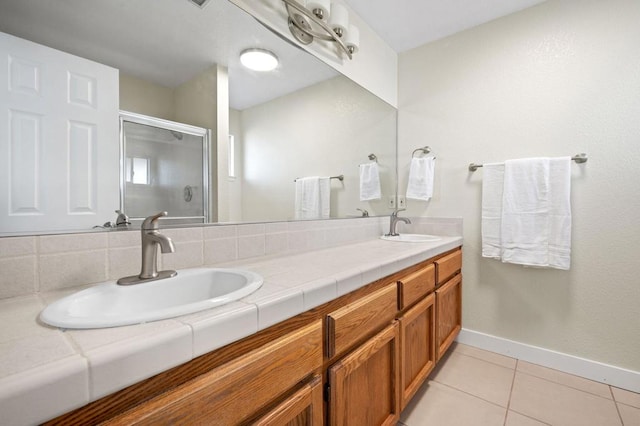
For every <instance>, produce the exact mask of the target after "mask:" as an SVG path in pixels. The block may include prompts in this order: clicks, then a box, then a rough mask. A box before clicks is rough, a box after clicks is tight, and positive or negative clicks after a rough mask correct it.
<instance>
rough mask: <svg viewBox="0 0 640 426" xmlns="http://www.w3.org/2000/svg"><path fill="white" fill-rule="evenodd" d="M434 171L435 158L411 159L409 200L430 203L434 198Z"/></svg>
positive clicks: (408, 188) (408, 185) (408, 187)
mask: <svg viewBox="0 0 640 426" xmlns="http://www.w3.org/2000/svg"><path fill="white" fill-rule="evenodd" d="M434 170H435V157H420V158H416V157H414V158H412V159H411V168H410V169H409V182H408V184H407V198H412V199H414V200H424V201H428V200H429V199H430V198H431V197H432V196H433V175H434Z"/></svg>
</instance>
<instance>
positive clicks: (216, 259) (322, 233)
mask: <svg viewBox="0 0 640 426" xmlns="http://www.w3.org/2000/svg"><path fill="white" fill-rule="evenodd" d="M411 220H412V225H411V228H409V227H407V230H408V231H410V232H421V233H430V234H436V235H461V234H462V220H461V219H447V218H435V219H434V218H411ZM388 221H389V219H388V218H387V217H370V218H353V219H331V220H309V221H294V222H272V223H253V224H240V225H225V224H216V225H212V226H204V227H189V228H171V229H165V230H161V232H163V233H165V234H166V235H168V236H170V237H171V238H172V239H173V240H174V244H175V246H176V252H175V253H171V254H159V255H158V258H159V268H161V269H182V268H191V267H199V266H213V265H218V264H224V263H229V262H234V261H238V260H241V259H252V258H258V257H261V256H264V255H278V254H286V253H299V252H305V251H309V250H317V249H323V248H327V247H334V246H338V245H341V244H346V243H354V242H358V241H365V240H370V239H375V238H378V237H379V236H380V235H381V234H382V233H383V232H384V230H386V227H387V226H388ZM140 262H141V254H140V232H139V231H137V230H127V231H122V230H117V231H116V230H114V231H110V232H91V233H86V234H70V235H46V236H40V237H9V238H0V271H1V272H2V273H1V274H0V299H3V298H9V297H15V296H20V295H24V294H32V293H34V292H37V291H50V290H58V289H63V288H69V287H74V286H79V285H86V284H93V283H98V282H102V281H106V280H115V279H117V278H120V277H123V276H128V275H134V274H138V273H139V272H140ZM407 262H408V260H407ZM403 263H404V262H403ZM384 272H385V271H380V270H379V268H378V270H376V268H375V267H373V268H372V270H370V271H363V278H364V279H369V278H371V277H373V276H376V277H379V276H380V275H381V274H382V273H384ZM340 292H341V290H340V289H338V293H340Z"/></svg>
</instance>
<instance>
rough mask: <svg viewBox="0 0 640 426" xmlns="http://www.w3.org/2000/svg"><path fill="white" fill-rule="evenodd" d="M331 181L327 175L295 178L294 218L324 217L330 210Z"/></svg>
mask: <svg viewBox="0 0 640 426" xmlns="http://www.w3.org/2000/svg"><path fill="white" fill-rule="evenodd" d="M330 203H331V181H330V179H329V177H318V176H311V177H304V178H298V179H296V195H295V218H296V219H326V218H329V216H330V211H331V204H330Z"/></svg>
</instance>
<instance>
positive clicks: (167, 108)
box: [120, 72, 175, 120]
mask: <svg viewBox="0 0 640 426" xmlns="http://www.w3.org/2000/svg"><path fill="white" fill-rule="evenodd" d="M173 96H174V91H173V89H172V88H170V87H165V86H160V85H159V84H155V83H151V82H149V81H147V80H143V79H141V78H138V77H134V76H132V75H129V74H125V73H123V72H120V109H121V110H124V111H129V112H136V113H138V114H144V115H150V116H151V117H157V118H163V119H165V120H174V115H175V110H174V101H173Z"/></svg>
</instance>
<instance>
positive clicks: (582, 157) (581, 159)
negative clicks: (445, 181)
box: [469, 152, 589, 172]
mask: <svg viewBox="0 0 640 426" xmlns="http://www.w3.org/2000/svg"><path fill="white" fill-rule="evenodd" d="M571 159H572V160H573V161H575V162H576V163H578V164H581V163H586V162H587V160H588V159H589V157H587V154H585V153H584V152H582V153H580V154H576V155H574V156H573V157H571ZM482 166H483V165H482V164H476V163H471V164H469V171H470V172H475V171H476V170H478V168H479V167H482Z"/></svg>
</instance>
